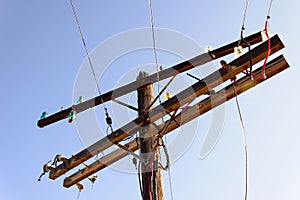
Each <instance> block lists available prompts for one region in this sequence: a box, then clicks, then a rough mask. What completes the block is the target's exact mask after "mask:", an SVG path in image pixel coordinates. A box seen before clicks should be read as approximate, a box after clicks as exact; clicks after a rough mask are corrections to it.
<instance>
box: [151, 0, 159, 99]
mask: <svg viewBox="0 0 300 200" xmlns="http://www.w3.org/2000/svg"><path fill="white" fill-rule="evenodd" d="M148 4H149V14H150V22H151V30H152V45H153V53H154V59H155V66H156V78H157V84H158V85H157V91H158V93H160V83H159V82H160V81H159V73H158V72H159V67H158V59H157V50H156V41H155V30H154V20H153V9H152V3H151V0H148ZM158 100H159V103H161V100H160V97H159V99H158Z"/></svg>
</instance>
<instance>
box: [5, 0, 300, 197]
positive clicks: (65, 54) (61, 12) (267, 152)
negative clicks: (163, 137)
mask: <svg viewBox="0 0 300 200" xmlns="http://www.w3.org/2000/svg"><path fill="white" fill-rule="evenodd" d="M74 4H75V5H76V8H77V12H78V15H79V17H80V22H81V26H82V29H83V32H84V35H85V38H86V41H87V44H88V46H89V48H90V50H91V49H93V48H95V47H96V46H97V45H98V44H99V43H101V42H103V41H105V40H106V39H107V38H109V37H111V36H113V35H115V34H118V33H120V32H123V31H127V30H130V29H135V28H141V27H149V26H150V21H149V10H148V2H147V1H146V0H144V1H137V0H134V1H128V2H127V1H115V0H111V1H107V2H105V3H103V2H99V1H95V0H92V1H79V0H75V1H74ZM152 4H153V12H154V21H155V26H156V27H161V28H168V29H172V30H175V31H178V32H180V33H182V34H184V35H187V36H189V37H190V38H192V39H193V40H195V41H196V42H197V43H198V44H199V45H200V46H205V45H207V44H210V45H211V46H213V47H218V46H221V45H223V44H226V43H228V42H230V41H233V40H236V39H238V37H239V33H240V28H241V24H242V17H243V13H244V7H245V2H244V1H237V0H231V1H220V0H219V1H207V2H205V3H201V2H200V1H196V0H192V1H155V0H153V2H152ZM268 6H269V1H262V0H250V4H249V9H248V14H247V20H246V31H245V34H246V35H248V34H250V33H254V32H257V31H259V30H262V29H263V26H264V22H265V19H266V13H267V10H268ZM299 7H300V3H299V1H296V0H286V1H276V0H275V1H274V4H273V8H272V12H271V20H270V29H271V32H272V33H278V34H279V36H280V37H281V39H282V40H283V42H284V43H285V46H286V48H285V50H283V51H282V53H284V55H285V57H286V58H287V60H288V62H289V64H290V65H291V68H290V69H288V70H287V71H285V72H283V73H281V74H280V75H279V76H277V77H275V78H273V79H271V80H269V81H267V82H266V83H264V84H262V85H260V86H258V87H256V88H255V89H253V90H251V91H249V92H247V93H245V94H243V95H241V97H240V98H239V99H240V104H241V107H242V112H243V116H244V120H245V124H246V132H247V137H248V146H249V200H250V199H255V200H268V199H272V200H287V199H288V200H298V199H299V198H300V192H299V191H300V190H299V189H298V187H300V171H299V169H300V159H299V156H298V152H300V145H299V142H300V136H299V132H298V123H299V122H298V119H299V117H298V112H299V111H300V107H299V104H298V102H300V101H299V100H300V96H299V94H298V93H297V91H298V90H297V86H298V85H299V84H298V81H299V78H298V76H299V74H300V70H299V66H300V61H299V60H297V59H298V58H299V57H298V56H299V55H298V53H297V52H298V46H297V45H298V44H299V42H298V39H299V38H298V37H299V35H300V27H299V22H298V21H297V20H298V19H299V17H300V16H299V9H298V8H299ZM0 27H1V33H0V63H1V64H0V66H1V73H0V91H1V105H2V109H1V113H2V115H1V122H0V130H1V145H0V156H1V158H2V159H1V167H0V188H1V193H0V199H9V200H19V199H31V200H40V199H44V200H48V199H49V200H50V199H74V200H75V199H76V197H77V189H76V188H74V187H73V188H70V189H65V188H63V187H62V182H63V178H60V179H58V180H56V181H50V180H49V179H48V178H47V177H44V178H43V181H42V182H37V178H38V176H39V175H40V173H41V171H42V165H43V164H44V163H46V162H47V161H48V160H51V159H52V158H53V157H54V156H55V155H56V154H58V153H61V154H64V155H66V156H67V157H69V156H70V155H72V154H75V153H77V152H79V151H80V150H81V149H83V148H84V145H83V144H82V141H81V140H80V137H79V135H78V133H77V131H76V128H75V126H74V124H68V123H67V122H66V121H63V122H60V123H57V124H55V125H51V126H49V127H46V128H44V129H40V128H38V127H37V126H36V122H37V120H38V119H39V117H40V115H41V113H42V112H43V111H44V110H46V111H48V112H49V113H54V112H56V111H58V110H59V109H60V107H61V106H62V105H63V106H65V107H68V106H70V105H71V103H72V101H73V100H72V94H73V86H74V82H75V80H76V76H77V73H78V71H79V68H80V65H81V63H82V62H83V60H84V58H85V55H84V51H83V47H82V44H81V41H80V37H79V34H78V30H77V27H76V24H75V22H74V18H73V15H72V11H71V7H70V4H69V1H68V0H65V1H61V0H60V1H58V0H54V1H38V0H35V1H34V0H28V1H8V0H1V1H0ZM149 37H151V36H150V35H149ZM174 42H176V41H174ZM149 55H150V56H151V57H148V58H145V59H146V60H145V61H141V63H137V62H135V63H134V66H136V65H139V64H141V65H143V64H145V63H153V62H154V59H153V55H151V54H150V53H149ZM160 55H161V57H159V59H161V60H163V61H162V62H165V63H167V62H168V61H166V60H167V59H166V58H163V57H164V54H163V53H161V54H159V56H160ZM191 56H193V55H191ZM130 58H132V59H134V54H133V55H130ZM228 60H229V59H228ZM121 61H122V60H120V61H119V62H117V63H118V64H120V65H122V63H121ZM169 62H170V61H169ZM124 64H125V63H124ZM167 64H175V63H172V62H171V63H167ZM216 65H218V63H216ZM126 66H129V65H128V63H127V64H126ZM120 67H121V66H120ZM130 70H131V69H130V68H128V71H130ZM106 76H107V77H103V78H104V80H106V81H104V83H102V84H101V87H102V88H103V90H104V91H108V90H109V89H113V88H112V87H113V85H114V83H110V82H108V81H107V80H109V79H110V77H109V75H108V74H106ZM207 121H209V119H205V118H204V119H203V120H202V121H201V120H200V124H201V126H202V129H203V132H205V130H206V129H207V127H206V125H207ZM200 130H201V128H200ZM203 138H204V136H203V134H202V133H201V131H199V133H198V136H197V138H195V141H194V143H193V144H192V145H191V146H190V148H189V149H188V151H186V152H185V154H184V155H183V156H182V157H181V158H180V159H179V160H178V161H176V162H175V163H173V165H172V171H171V174H172V183H173V192H174V196H175V198H174V199H205V200H220V199H221V200H240V199H242V198H243V191H244V173H243V170H244V165H243V163H244V162H243V155H244V154H243V151H242V150H243V146H242V139H241V125H240V122H239V118H238V113H237V111H236V107H235V104H234V101H231V102H228V103H227V104H226V117H225V123H224V127H223V131H222V135H221V137H220V139H219V142H218V144H217V145H216V147H215V148H214V150H213V152H212V153H211V154H210V155H209V156H208V157H207V158H205V159H204V160H199V159H198V155H199V152H200V146H201V144H202V142H203ZM125 159H128V158H125ZM73 172H75V171H73ZM98 175H99V177H100V180H99V182H97V183H96V184H95V185H94V188H93V189H91V185H90V184H89V183H88V182H85V184H86V189H85V190H84V191H83V192H82V194H81V197H80V199H81V200H85V199H89V200H93V199H140V194H139V188H138V181H137V176H136V175H133V174H128V173H122V172H118V171H115V170H112V169H106V170H104V171H102V172H100V173H99V174H98ZM164 177H165V180H164V181H165V184H166V185H165V188H166V199H170V190H169V188H168V179H167V174H164Z"/></svg>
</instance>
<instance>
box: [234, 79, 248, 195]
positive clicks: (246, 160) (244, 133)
mask: <svg viewBox="0 0 300 200" xmlns="http://www.w3.org/2000/svg"><path fill="white" fill-rule="evenodd" d="M233 89H234V95H235V102H236V106H237V109H238V113H239V118H240V121H241V125H242V137H243V145H244V152H245V200H247V197H248V147H247V137H246V129H245V123H244V120H243V117H242V112H241V108H240V104H239V101H238V97H237V96H238V95H237V92H236V87H235V82H234V83H233Z"/></svg>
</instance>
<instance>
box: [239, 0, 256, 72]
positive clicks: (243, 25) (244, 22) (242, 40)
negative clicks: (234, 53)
mask: <svg viewBox="0 0 300 200" xmlns="http://www.w3.org/2000/svg"><path fill="white" fill-rule="evenodd" d="M248 6H249V0H246V5H245V11H244V16H243V23H242V27H241V33H240V40H239V42H238V47H239V46H240V44H241V42H243V43H245V44H246V45H247V47H248V55H249V62H250V67H249V68H250V72H249V73H248V72H247V73H246V74H248V75H249V76H251V78H253V77H252V65H253V64H252V54H251V45H250V44H249V42H248V41H246V40H245V38H244V31H245V29H246V28H245V24H246V18H247V12H248Z"/></svg>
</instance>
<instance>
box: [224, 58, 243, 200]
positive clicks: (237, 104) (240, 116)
mask: <svg viewBox="0 0 300 200" xmlns="http://www.w3.org/2000/svg"><path fill="white" fill-rule="evenodd" d="M222 62H225V61H221V64H222ZM222 66H223V68H224V65H223V64H222ZM225 69H226V70H227V72H228V75H229V77H230V78H231V82H232V86H233V90H234V96H235V102H236V106H237V109H238V113H239V119H240V122H241V126H242V138H243V146H244V154H245V193H244V200H247V198H248V146H247V136H246V129H245V123H244V120H243V116H242V111H241V107H240V104H239V100H238V94H237V91H236V85H237V83H236V79H235V78H232V76H231V74H230V71H231V69H230V68H225Z"/></svg>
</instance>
